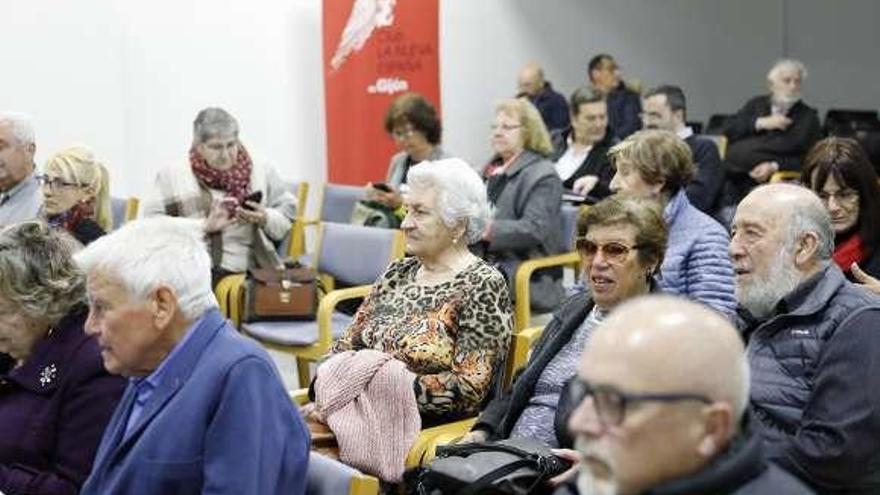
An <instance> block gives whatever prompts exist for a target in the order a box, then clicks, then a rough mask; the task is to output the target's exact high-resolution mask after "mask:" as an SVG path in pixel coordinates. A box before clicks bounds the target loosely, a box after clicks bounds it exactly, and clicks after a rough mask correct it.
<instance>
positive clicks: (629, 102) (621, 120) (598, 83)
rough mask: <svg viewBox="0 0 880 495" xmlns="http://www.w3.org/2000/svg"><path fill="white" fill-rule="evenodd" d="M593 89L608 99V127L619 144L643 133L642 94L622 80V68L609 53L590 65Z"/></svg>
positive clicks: (590, 81)
mask: <svg viewBox="0 0 880 495" xmlns="http://www.w3.org/2000/svg"><path fill="white" fill-rule="evenodd" d="M587 78H588V82H589V85H590V86H591V87H592V88H593V89H595V90H596V91H599V92H600V93H602V94H604V95H605V99H606V101H607V102H608V126H609V127H611V133H612V135H613V137H614V138H615V139H617V140H619V141H622V140H623V139H624V138H626V137H627V136H629V135H630V134H632V133H634V132H636V131H637V130H639V128H640V127H641V126H642V122H641V121H640V120H639V114H640V113H641V112H642V104H641V101H640V98H639V94H638V93H637V92H635V91H633V90H632V89H630V88H628V87H627V86H626V83H624V81H623V79H621V78H620V67H619V66H618V65H617V62H615V60H614V58H613V57H612V56H611V55H608V54H607V53H600V54H599V55H596V56H595V57H593V58H592V59H590V63H589V64H588V65H587Z"/></svg>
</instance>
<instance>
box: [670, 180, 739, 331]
mask: <svg viewBox="0 0 880 495" xmlns="http://www.w3.org/2000/svg"><path fill="white" fill-rule="evenodd" d="M664 217H665V218H666V224H667V225H668V226H669V240H668V242H667V246H666V255H665V257H664V258H663V265H662V266H661V267H660V278H658V279H657V284H658V285H659V286H660V289H662V290H663V292H667V293H670V294H681V295H683V296H686V297H688V298H690V299H693V300H696V301H699V302H702V303H705V304H708V305H709V306H711V307H712V308H714V309H716V310H718V311H720V312H721V313H723V314H725V315H728V316H730V315H733V314H734V313H735V311H736V296H735V295H734V278H733V264H732V263H731V262H730V256H729V255H728V253H727V248H728V245H729V244H730V236H729V235H728V234H727V231H725V230H724V227H722V226H721V224H719V223H718V222H716V221H715V220H713V219H712V218H711V217H709V216H708V215H706V214H705V213H703V212H701V211H700V210H698V209H697V208H696V207H694V206H693V205H692V204H691V203H690V201H689V200H688V198H687V195H686V194H685V191H684V189H682V190H679V191H678V193H676V194H675V195H674V196H673V197H672V199H670V200H669V203H668V204H667V205H666V210H665V211H664Z"/></svg>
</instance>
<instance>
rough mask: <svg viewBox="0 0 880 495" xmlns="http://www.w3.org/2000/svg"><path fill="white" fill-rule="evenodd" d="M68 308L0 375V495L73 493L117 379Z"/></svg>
mask: <svg viewBox="0 0 880 495" xmlns="http://www.w3.org/2000/svg"><path fill="white" fill-rule="evenodd" d="M86 314H87V313H86V311H85V308H81V307H80V308H76V309H75V310H73V311H72V312H71V313H70V314H68V315H67V316H65V317H64V318H63V319H62V320H61V322H60V323H59V324H58V326H57V328H56V329H55V330H54V331H53V332H52V333H51V334H50V335H49V336H48V337H46V338H45V339H43V340H42V341H40V342H38V343H37V344H36V346H35V347H34V350H33V352H32V354H31V356H30V357H29V358H28V360H27V361H26V362H25V363H24V364H22V365H21V366H20V367H18V368H16V369H13V370H12V371H10V372H9V373H6V374H0V492H6V493H9V494H13V493H28V494H43V493H45V494H52V495H63V494H68V493H69V494H76V493H77V492H78V491H79V487H80V486H81V485H82V483H83V481H85V479H86V477H87V476H88V475H89V471H90V470H91V468H92V460H93V459H94V457H95V451H96V450H97V449H98V442H100V440H101V435H102V434H103V433H104V427H105V426H106V425H107V422H108V421H109V420H110V416H111V415H112V414H113V409H114V408H115V407H116V403H117V402H118V401H119V398H120V397H121V396H122V391H123V389H124V388H125V380H124V379H123V378H121V377H115V376H110V375H109V374H108V373H107V371H105V370H104V365H103V362H102V360H101V354H100V351H99V349H98V345H97V343H96V342H95V340H94V339H92V338H91V337H89V336H87V335H86V334H85V333H84V332H83V323H84V322H85V319H86Z"/></svg>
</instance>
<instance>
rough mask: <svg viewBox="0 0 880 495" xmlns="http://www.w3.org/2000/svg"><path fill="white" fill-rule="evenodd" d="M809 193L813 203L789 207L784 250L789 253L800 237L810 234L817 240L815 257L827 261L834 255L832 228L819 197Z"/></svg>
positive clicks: (829, 217) (802, 203) (826, 211)
mask: <svg viewBox="0 0 880 495" xmlns="http://www.w3.org/2000/svg"><path fill="white" fill-rule="evenodd" d="M793 187H799V186H793ZM804 189H806V188H804ZM808 190H809V189H808ZM809 191H810V192H811V193H812V196H813V198H812V199H815V201H812V200H810V201H803V202H799V203H801V204H793V205H791V209H790V212H789V217H788V224H787V228H788V230H787V232H786V235H785V248H786V251H788V252H791V251H792V250H793V249H794V247H795V244H796V243H797V241H798V239H799V238H800V237H801V236H802V235H804V234H806V233H807V232H812V233H814V234H816V237H817V238H818V240H819V249H818V250H817V251H816V256H818V257H819V259H820V260H829V259H831V255H832V253H834V227H833V226H832V225H831V216H830V215H829V214H828V210H827V209H825V207H824V206H822V203H821V202H820V201H819V197H818V196H816V194H815V193H814V192H813V191H812V190H809Z"/></svg>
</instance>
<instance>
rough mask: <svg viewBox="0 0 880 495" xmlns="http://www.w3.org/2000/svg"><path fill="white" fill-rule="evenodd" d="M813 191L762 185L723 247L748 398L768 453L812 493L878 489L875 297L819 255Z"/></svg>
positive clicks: (826, 233)
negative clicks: (747, 371) (748, 375)
mask: <svg viewBox="0 0 880 495" xmlns="http://www.w3.org/2000/svg"><path fill="white" fill-rule="evenodd" d="M833 239H834V230H833V229H832V227H831V220H830V218H829V217H828V213H827V211H826V209H825V208H823V206H822V203H821V202H820V201H819V198H818V197H817V196H816V195H815V194H814V193H813V192H812V191H810V190H809V189H806V188H803V187H800V186H796V185H792V184H771V185H767V186H761V187H759V188H757V189H755V190H753V191H752V192H751V193H749V194H748V195H747V196H746V197H745V199H743V201H742V202H741V203H740V204H739V206H738V207H737V210H736V215H735V217H734V219H733V225H732V231H731V241H730V256H731V258H732V259H733V266H734V271H735V272H736V295H737V301H738V303H739V306H740V321H739V322H738V323H739V326H740V331H741V332H742V334H743V336H744V337H745V338H746V339H747V349H746V353H747V356H748V360H749V365H750V368H751V372H752V393H751V406H752V410H753V413H754V417H755V419H756V420H757V422H758V423H760V424H761V426H762V428H761V430H762V435H763V437H764V440H765V446H766V448H767V455H768V458H769V459H770V460H772V461H774V462H776V463H777V464H779V465H780V466H781V467H782V468H784V469H787V470H788V471H790V472H791V473H792V474H794V475H796V476H798V477H799V478H801V479H802V480H803V481H805V482H806V483H807V484H809V485H811V486H812V487H813V488H814V489H815V490H816V491H818V492H820V493H846V494H863V493H864V494H868V493H872V494H876V493H880V392H878V391H880V328H878V325H880V298H878V297H877V296H876V295H874V294H872V293H870V292H869V291H867V290H864V289H863V288H861V287H858V286H856V285H854V284H852V283H850V282H848V281H847V280H846V278H845V277H844V275H843V273H841V271H840V270H839V269H838V268H837V265H836V264H835V263H831V262H830V258H831V253H832V250H833Z"/></svg>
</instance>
